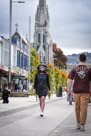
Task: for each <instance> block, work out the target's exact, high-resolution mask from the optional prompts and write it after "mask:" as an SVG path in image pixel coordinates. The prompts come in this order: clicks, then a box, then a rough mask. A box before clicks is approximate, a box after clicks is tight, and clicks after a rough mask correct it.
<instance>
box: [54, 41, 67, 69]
mask: <svg viewBox="0 0 91 136" xmlns="http://www.w3.org/2000/svg"><path fill="white" fill-rule="evenodd" d="M53 52H54V64H55V66H58V67H59V68H64V67H66V66H67V64H66V63H67V60H68V59H67V57H66V56H65V55H64V54H63V51H62V50H61V49H59V48H57V45H56V44H53Z"/></svg>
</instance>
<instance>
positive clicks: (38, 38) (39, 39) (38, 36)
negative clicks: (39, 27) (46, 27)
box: [38, 34, 41, 43]
mask: <svg viewBox="0 0 91 136" xmlns="http://www.w3.org/2000/svg"><path fill="white" fill-rule="evenodd" d="M40 37H41V35H40V34H38V43H40V42H41V41H40Z"/></svg>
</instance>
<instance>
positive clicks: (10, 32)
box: [8, 0, 25, 88]
mask: <svg viewBox="0 0 91 136" xmlns="http://www.w3.org/2000/svg"><path fill="white" fill-rule="evenodd" d="M13 2H14V3H25V2H24V1H12V0H10V13H9V67H8V70H9V88H11V39H12V3H13Z"/></svg>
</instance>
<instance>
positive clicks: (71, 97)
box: [67, 79, 74, 105]
mask: <svg viewBox="0 0 91 136" xmlns="http://www.w3.org/2000/svg"><path fill="white" fill-rule="evenodd" d="M68 84H69V79H68V80H67V86H68ZM73 84H74V80H73V81H72V85H71V89H70V92H71V95H70V97H69V96H68V92H67V101H69V105H72V102H73V101H74V100H73Z"/></svg>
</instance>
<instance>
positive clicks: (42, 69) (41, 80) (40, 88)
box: [33, 64, 51, 117]
mask: <svg viewBox="0 0 91 136" xmlns="http://www.w3.org/2000/svg"><path fill="white" fill-rule="evenodd" d="M46 71H47V66H46V65H45V64H40V65H39V66H38V73H37V74H36V75H35V82H34V89H33V94H35V89H36V93H37V94H38V96H39V101H40V109H41V113H40V116H41V117H43V115H44V114H43V112H44V107H45V99H46V96H47V93H48V89H49V95H51V90H50V83H49V76H48V74H46Z"/></svg>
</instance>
